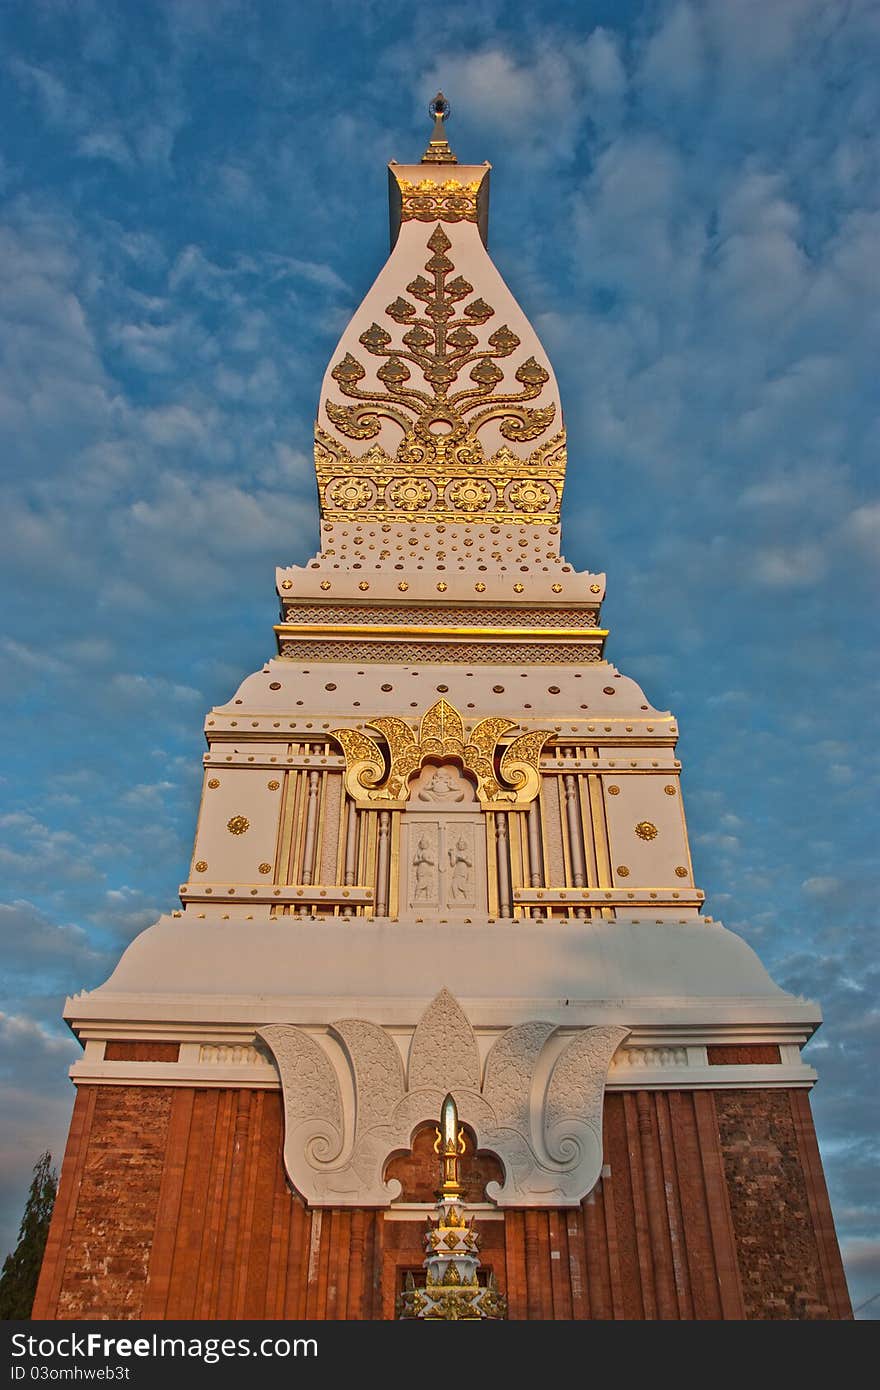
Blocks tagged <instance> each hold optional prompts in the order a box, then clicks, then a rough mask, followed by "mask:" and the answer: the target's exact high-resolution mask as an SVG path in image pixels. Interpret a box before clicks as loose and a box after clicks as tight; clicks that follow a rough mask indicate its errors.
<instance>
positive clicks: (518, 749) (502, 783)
mask: <svg viewBox="0 0 880 1390" xmlns="http://www.w3.org/2000/svg"><path fill="white" fill-rule="evenodd" d="M515 727H516V721H515V720H513V719H507V718H506V717H504V716H497V715H494V716H491V717H490V718H488V719H482V720H480V721H479V722H478V723H477V724H475V725H474V726H473V728H472V729H471V731H470V734H466V732H465V728H464V722H463V720H462V717H461V715H460V713H459V712H458V710H457V709H456V708H455V706H454V705H452V704H450V703H449V702H448V701H447V700H443V699H441V700H437V701H436V702H435V703H434V704H433V705H431V707H430V708H429V709H428V710H426V712H425V714H424V715H423V716H422V719H421V722H420V724H419V732H418V736H416V734H415V733H414V732H413V730H412V729H411V728H410V726H409V724H407V723H406V721H405V720H403V719H398V718H397V716H396V715H385V716H379V717H378V718H376V719H371V720H370V721H369V728H371V729H375V730H376V731H377V732H378V733H380V734H381V735H382V736H383V738H384V739H385V741H386V744H387V748H388V753H387V758H386V755H383V752H382V749H381V748H380V747H379V745H378V744H377V743H376V742H375V740H374V739H372V738H370V737H369V736H368V735H366V734H362V733H361V732H360V731H359V730H355V729H331V730H330V733H331V735H332V737H333V738H335V739H337V741H338V742H339V743H340V744H341V745H342V750H343V752H344V754H345V788H346V791H347V792H348V794H349V796H351V797H352V798H353V799H354V800H355V801H404V800H405V799H406V796H407V789H408V784H409V779H410V778H411V777H412V775H413V774H414V773H416V772H418V770H419V768H420V767H421V766H422V763H423V762H424V760H425V758H436V759H443V758H457V759H460V761H461V763H462V765H463V767H464V768H465V769H466V770H467V771H469V772H471V773H473V775H474V777H475V778H476V782H477V795H478V797H479V799H480V803H481V804H482V805H484V806H488V805H492V804H495V803H506V804H508V805H514V806H527V805H528V804H529V803H530V802H531V801H532V800H533V799H534V797H535V796H536V795H537V792H538V790H539V787H540V771H539V768H540V757H541V750H542V748H543V746H544V744H545V743H546V742H547V739H548V738H551V737H552V730H550V729H537V730H533V731H531V732H530V733H527V734H522V735H521V736H520V737H519V738H517V739H514V741H513V742H512V743H511V744H510V745H509V746H508V747H507V748H505V749H503V751H502V750H501V749H500V748H499V747H498V745H499V740H500V739H501V738H502V737H503V736H504V734H506V733H507V731H508V730H509V729H512V728H515ZM498 752H501V759H500V764H499V769H498V770H499V773H500V780H499V776H498V775H496V770H495V759H496V756H497V753H498ZM386 761H387V767H386Z"/></svg>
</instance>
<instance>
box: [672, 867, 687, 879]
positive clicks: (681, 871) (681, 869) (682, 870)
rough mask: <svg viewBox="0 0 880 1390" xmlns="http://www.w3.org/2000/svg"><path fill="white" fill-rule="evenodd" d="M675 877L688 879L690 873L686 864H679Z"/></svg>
mask: <svg viewBox="0 0 880 1390" xmlns="http://www.w3.org/2000/svg"><path fill="white" fill-rule="evenodd" d="M675 876H676V878H687V876H688V871H687V869H686V868H685V866H684V864H677V865H676V866H675Z"/></svg>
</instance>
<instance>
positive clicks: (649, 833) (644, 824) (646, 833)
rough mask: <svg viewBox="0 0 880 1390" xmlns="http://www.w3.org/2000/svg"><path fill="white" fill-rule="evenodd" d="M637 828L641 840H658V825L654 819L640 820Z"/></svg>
mask: <svg viewBox="0 0 880 1390" xmlns="http://www.w3.org/2000/svg"><path fill="white" fill-rule="evenodd" d="M635 829H636V834H637V835H638V837H639V839H640V840H656V838H657V827H656V825H655V824H654V822H653V821H650V820H640V821H639V823H638V825H637V826H636V828H635Z"/></svg>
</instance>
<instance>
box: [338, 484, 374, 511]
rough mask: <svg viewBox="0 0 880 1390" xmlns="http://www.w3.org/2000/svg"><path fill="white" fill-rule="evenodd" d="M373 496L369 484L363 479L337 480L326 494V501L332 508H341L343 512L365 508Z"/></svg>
mask: <svg viewBox="0 0 880 1390" xmlns="http://www.w3.org/2000/svg"><path fill="white" fill-rule="evenodd" d="M374 495H375V494H374V491H373V488H372V486H371V484H370V483H368V482H367V481H366V480H365V479H364V478H338V479H337V480H336V482H335V483H333V484H331V486H329V487H328V488H327V492H326V496H327V499H328V501H329V502H331V503H332V504H333V506H334V507H342V508H343V509H344V510H345V511H354V510H355V509H356V508H357V507H366V505H367V504H368V503H369V502H372V500H373V497H374Z"/></svg>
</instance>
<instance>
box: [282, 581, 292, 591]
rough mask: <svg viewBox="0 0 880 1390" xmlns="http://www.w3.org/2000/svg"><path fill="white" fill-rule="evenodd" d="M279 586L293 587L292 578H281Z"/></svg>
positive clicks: (284, 587) (283, 587)
mask: <svg viewBox="0 0 880 1390" xmlns="http://www.w3.org/2000/svg"><path fill="white" fill-rule="evenodd" d="M281 587H282V589H292V588H293V580H292V579H282V581H281Z"/></svg>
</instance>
